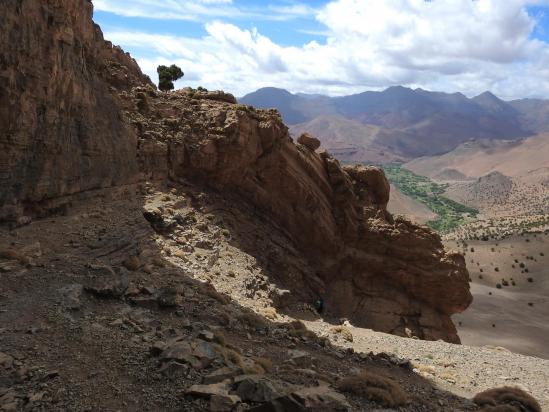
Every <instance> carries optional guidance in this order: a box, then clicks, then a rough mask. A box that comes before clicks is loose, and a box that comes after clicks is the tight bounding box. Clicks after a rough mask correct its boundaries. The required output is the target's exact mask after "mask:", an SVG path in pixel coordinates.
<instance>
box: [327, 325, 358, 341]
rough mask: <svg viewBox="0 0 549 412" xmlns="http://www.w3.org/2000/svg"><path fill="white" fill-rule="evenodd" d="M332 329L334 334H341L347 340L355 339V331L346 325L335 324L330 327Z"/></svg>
mask: <svg viewBox="0 0 549 412" xmlns="http://www.w3.org/2000/svg"><path fill="white" fill-rule="evenodd" d="M330 331H331V332H332V333H334V334H337V335H340V336H341V337H342V338H343V339H345V340H346V341H347V342H352V341H353V333H352V332H351V331H350V329H349V328H347V327H345V326H334V327H333V328H331V329H330Z"/></svg>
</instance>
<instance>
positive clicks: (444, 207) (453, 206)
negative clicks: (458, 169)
mask: <svg viewBox="0 0 549 412" xmlns="http://www.w3.org/2000/svg"><path fill="white" fill-rule="evenodd" d="M383 170H384V171H385V174H386V175H387V178H388V179H389V181H390V182H391V183H392V184H393V185H395V186H396V187H397V188H398V189H399V190H400V191H401V192H402V193H404V194H405V195H407V196H409V197H411V198H413V199H415V200H417V201H419V202H421V203H423V204H424V205H426V206H427V207H428V208H429V209H431V210H432V211H433V212H435V213H436V214H437V215H438V216H439V217H438V219H437V220H433V221H430V222H427V225H428V226H429V227H430V228H432V229H434V230H436V231H439V232H442V233H446V232H449V231H451V230H453V229H455V228H456V227H458V226H460V225H462V224H463V223H466V222H468V221H471V219H473V218H476V217H477V215H478V210H476V209H473V208H471V207H468V206H465V205H462V204H461V203H458V202H455V201H453V200H451V199H448V198H447V197H445V196H443V194H444V192H445V191H446V188H447V187H448V185H445V184H444V185H443V184H438V183H435V182H433V181H431V180H430V179H428V178H427V177H424V176H419V175H416V174H415V173H413V172H411V171H409V170H407V169H404V168H402V167H401V166H400V165H384V166H383Z"/></svg>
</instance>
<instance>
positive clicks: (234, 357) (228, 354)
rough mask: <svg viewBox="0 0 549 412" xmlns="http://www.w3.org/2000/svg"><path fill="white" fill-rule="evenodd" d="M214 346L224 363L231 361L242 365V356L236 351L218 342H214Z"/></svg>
mask: <svg viewBox="0 0 549 412" xmlns="http://www.w3.org/2000/svg"><path fill="white" fill-rule="evenodd" d="M214 346H215V348H216V350H217V351H218V352H219V353H221V355H222V356H223V359H225V362H226V363H232V364H233V365H236V366H239V367H241V368H242V367H243V366H244V361H243V360H242V356H240V354H239V353H238V352H237V351H235V350H233V349H231V348H228V347H225V346H222V345H219V344H214Z"/></svg>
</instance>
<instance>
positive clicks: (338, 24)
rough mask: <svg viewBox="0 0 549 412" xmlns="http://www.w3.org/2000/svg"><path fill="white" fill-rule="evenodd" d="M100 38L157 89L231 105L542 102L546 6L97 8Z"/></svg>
mask: <svg viewBox="0 0 549 412" xmlns="http://www.w3.org/2000/svg"><path fill="white" fill-rule="evenodd" d="M94 4H95V15H94V19H95V21H96V22H97V23H99V24H100V25H101V27H102V29H103V31H104V33H105V37H106V38H108V39H110V40H112V41H113V42H114V43H115V44H119V45H121V46H122V47H123V48H124V49H125V50H126V51H129V52H130V53H131V54H132V56H134V57H135V58H136V59H137V60H138V62H139V63H140V65H141V67H142V68H143V70H144V71H145V72H146V73H147V74H149V75H150V76H151V78H152V79H153V80H156V78H155V77H156V76H155V68H156V66H157V65H158V64H165V63H176V64H178V65H180V66H181V67H182V68H183V70H184V71H185V73H186V76H185V78H184V79H183V80H181V81H180V82H179V84H178V86H181V87H182V86H185V85H190V86H194V87H196V86H198V85H202V86H205V87H207V88H211V89H214V88H222V89H225V90H228V91H231V92H233V93H234V94H236V95H242V94H244V93H247V92H250V91H253V90H255V89H257V88H259V87H263V86H276V87H283V88H287V89H289V90H291V91H293V92H309V93H323V94H330V95H341V94H348V93H353V92H358V91H362V90H379V89H383V88H385V87H389V86H392V85H395V84H402V85H405V86H410V87H423V88H426V89H431V90H444V91H451V92H453V91H461V92H464V93H465V94H468V95H474V94H477V93H480V92H482V91H484V90H492V91H494V92H495V93H497V94H498V95H500V96H502V97H504V98H509V99H510V98H517V97H549V96H548V95H549V72H548V69H547V67H549V46H548V44H549V2H548V1H545V0H532V1H528V0H474V1H468V0H431V1H429V2H426V1H424V0H331V1H321V0H313V1H307V2H300V1H298V0H280V1H271V2H269V1H267V2H266V1H256V0H164V1H162V2H158V1H156V0H94Z"/></svg>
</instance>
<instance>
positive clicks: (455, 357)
mask: <svg viewBox="0 0 549 412" xmlns="http://www.w3.org/2000/svg"><path fill="white" fill-rule="evenodd" d="M307 326H308V327H310V328H311V330H314V331H317V332H318V333H319V336H330V337H335V338H336V341H337V342H338V343H339V345H341V346H343V347H352V348H353V349H354V350H356V351H358V352H368V351H372V352H373V353H376V354H377V353H391V354H394V355H396V356H397V357H400V358H404V359H409V360H410V361H411V363H412V367H413V369H414V371H416V372H418V373H419V374H420V375H421V376H423V377H425V378H426V379H428V380H429V381H431V382H432V383H433V385H435V386H437V387H439V388H441V389H444V390H447V391H451V392H453V393H456V394H459V395H461V396H464V397H470V396H472V395H473V394H474V393H476V392H478V391H481V390H486V389H489V388H492V387H494V386H519V387H521V388H523V389H524V390H526V391H528V392H530V393H532V394H533V395H534V396H536V397H537V399H538V400H540V403H541V405H542V407H543V408H547V407H549V389H548V388H549V361H548V360H546V359H539V358H537V357H530V356H524V355H520V354H517V353H512V352H511V351H509V350H508V349H505V348H503V347H498V346H482V347H474V346H467V345H453V344H448V343H445V342H440V341H439V342H426V341H421V340H418V339H412V338H401V337H396V336H393V335H387V334H385V333H379V332H375V331H372V330H368V329H361V328H355V327H353V326H352V325H348V326H347V328H348V330H349V331H350V332H351V334H352V336H353V341H352V342H348V341H346V340H345V339H342V338H341V337H339V339H338V333H337V332H336V333H334V330H333V326H331V325H330V324H326V323H325V322H321V321H316V322H310V323H309V322H307Z"/></svg>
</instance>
